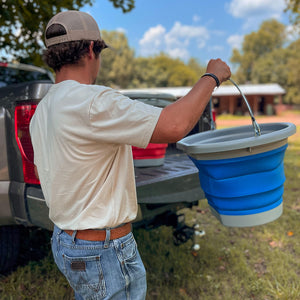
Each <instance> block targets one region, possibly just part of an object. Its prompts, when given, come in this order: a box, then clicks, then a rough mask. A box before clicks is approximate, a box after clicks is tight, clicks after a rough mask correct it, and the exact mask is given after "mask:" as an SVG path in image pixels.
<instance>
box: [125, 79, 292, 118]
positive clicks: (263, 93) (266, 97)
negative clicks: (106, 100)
mask: <svg viewBox="0 0 300 300" xmlns="http://www.w3.org/2000/svg"><path fill="white" fill-rule="evenodd" d="M239 88H240V89H241V91H242V92H243V93H244V95H245V96H246V98H247V100H248V102H249V104H250V106H251V109H252V111H253V113H254V114H255V115H258V114H263V115H273V114H276V112H277V108H279V107H281V106H282V103H283V101H282V100H283V95H284V94H285V93H286V92H285V90H284V89H283V88H282V87H281V86H280V85H279V84H276V83H270V84H247V85H239ZM190 89H191V87H165V88H164V87H161V88H145V89H131V90H126V92H128V91H132V92H135V91H136V92H137V91H138V92H150V93H151V92H153V93H169V94H173V95H174V96H175V97H176V98H180V97H182V96H184V95H186V94H187V93H188V92H189V91H190ZM124 91H125V90H124ZM212 105H213V108H214V109H215V111H216V113H217V114H218V115H219V114H226V113H228V114H233V115H243V114H247V113H248V109H247V106H246V104H245V103H244V100H243V98H242V96H241V94H240V93H239V91H238V90H237V88H236V87H235V86H234V85H222V86H220V87H219V88H217V89H215V91H214V92H213V95H212Z"/></svg>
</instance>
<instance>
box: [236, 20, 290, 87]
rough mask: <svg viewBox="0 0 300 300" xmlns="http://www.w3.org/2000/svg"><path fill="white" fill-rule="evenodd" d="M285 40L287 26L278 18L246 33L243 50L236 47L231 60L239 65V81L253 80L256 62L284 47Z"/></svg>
mask: <svg viewBox="0 0 300 300" xmlns="http://www.w3.org/2000/svg"><path fill="white" fill-rule="evenodd" d="M285 41H286V32H285V26H284V25H283V24H282V23H280V22H278V21H276V20H268V21H265V22H263V23H262V25H261V27H260V28H259V30H258V31H257V32H252V33H250V34H248V35H246V36H245V39H244V41H243V45H242V51H241V52H240V51H239V50H237V49H234V51H233V55H232V57H231V62H233V63H235V64H238V66H239V68H238V70H237V74H236V76H237V78H238V80H239V82H240V83H243V82H248V81H251V79H252V78H251V76H252V71H253V66H254V64H255V62H256V61H257V60H259V59H262V58H263V57H264V56H266V55H267V54H269V53H271V52H272V51H273V50H275V49H280V48H282V47H283V45H284V43H285Z"/></svg>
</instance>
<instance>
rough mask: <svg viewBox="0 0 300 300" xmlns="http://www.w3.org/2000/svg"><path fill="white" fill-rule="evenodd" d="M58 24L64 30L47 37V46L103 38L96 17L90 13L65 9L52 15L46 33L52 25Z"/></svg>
mask: <svg viewBox="0 0 300 300" xmlns="http://www.w3.org/2000/svg"><path fill="white" fill-rule="evenodd" d="M54 24H58V25H61V26H62V27H63V28H64V30H63V33H62V34H60V35H58V36H50V37H48V38H47V34H46V37H45V43H46V46H47V47H49V46H53V45H57V44H61V43H65V42H72V41H80V40H89V41H96V40H102V38H101V34H100V29H99V27H98V24H97V22H96V21H95V19H94V18H93V17H92V16H91V15H90V14H88V13H85V12H82V11H77V10H69V11H63V12H60V13H58V14H56V15H55V16H54V17H52V18H51V19H50V21H49V23H48V25H47V27H46V31H45V32H46V33H47V30H48V28H49V27H50V26H52V25H54Z"/></svg>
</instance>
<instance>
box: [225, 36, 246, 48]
mask: <svg viewBox="0 0 300 300" xmlns="http://www.w3.org/2000/svg"><path fill="white" fill-rule="evenodd" d="M243 40H244V36H243V35H238V34H235V35H231V36H230V37H229V38H228V39H227V43H228V44H229V45H230V46H231V48H232V49H233V48H236V49H240V48H241V47H242V43H243Z"/></svg>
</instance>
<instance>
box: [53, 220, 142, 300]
mask: <svg viewBox="0 0 300 300" xmlns="http://www.w3.org/2000/svg"><path fill="white" fill-rule="evenodd" d="M51 240H52V252H53V256H54V260H55V263H56V264H57V266H58V268H59V270H60V271H61V272H62V273H63V274H64V275H65V277H66V278H67V280H68V281H69V283H70V285H71V287H72V288H73V289H74V292H75V298H76V299H93V300H96V299H113V300H125V299H132V300H140V299H141V300H142V299H145V298H146V289H147V283H146V271H145V267H144V265H143V262H142V260H141V257H140V255H139V252H138V249H137V245H136V242H135V239H134V237H133V234H132V233H129V234H128V235H126V236H124V237H122V238H119V239H115V240H109V233H108V234H107V240H106V241H104V242H94V241H86V240H80V239H76V236H70V235H68V234H67V233H65V232H64V231H63V230H61V229H59V228H58V227H56V226H54V231H53V236H52V239H51Z"/></svg>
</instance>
